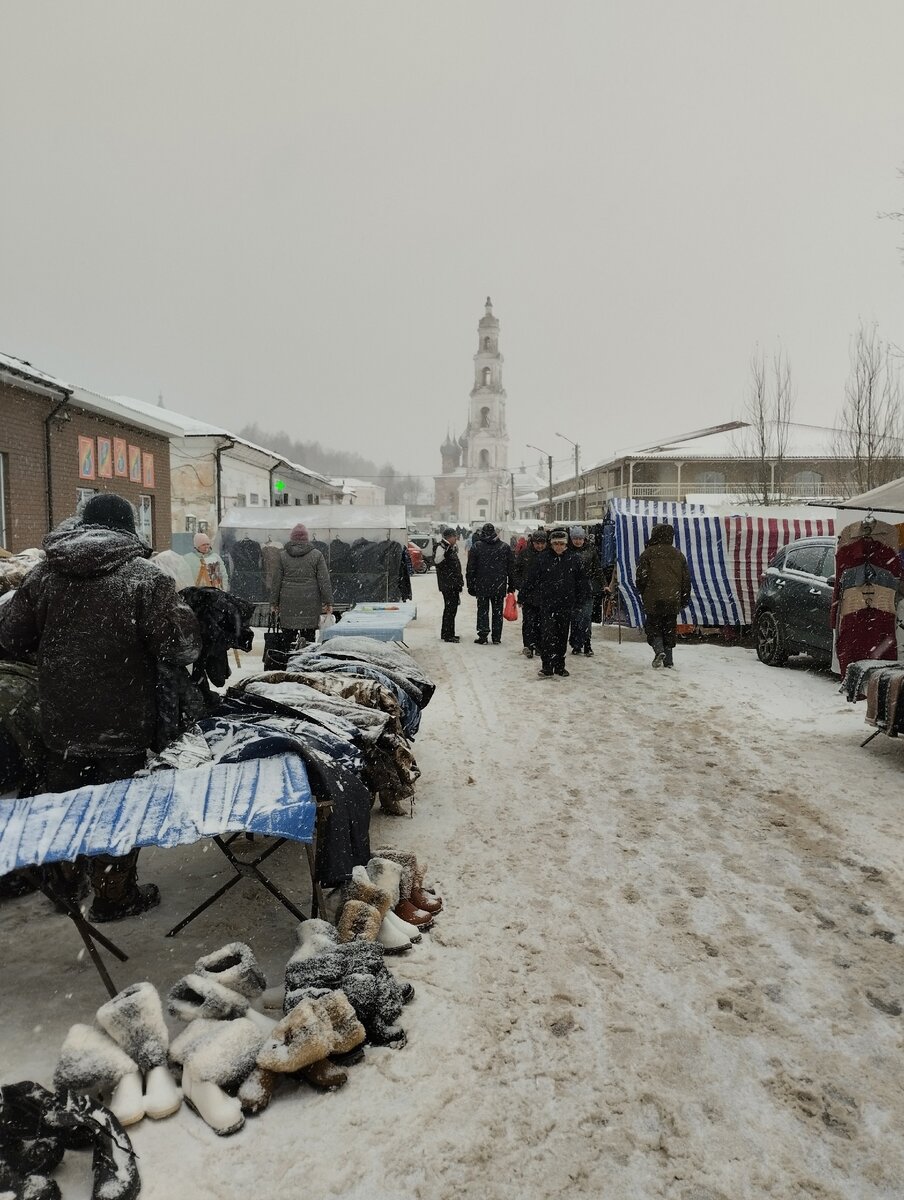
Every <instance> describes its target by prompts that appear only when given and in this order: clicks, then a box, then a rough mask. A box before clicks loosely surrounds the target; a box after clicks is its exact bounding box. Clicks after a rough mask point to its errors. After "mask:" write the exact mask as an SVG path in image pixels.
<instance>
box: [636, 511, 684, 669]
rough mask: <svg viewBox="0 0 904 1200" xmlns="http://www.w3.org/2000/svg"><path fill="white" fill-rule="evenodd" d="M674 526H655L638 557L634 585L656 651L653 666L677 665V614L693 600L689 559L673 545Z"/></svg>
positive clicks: (651, 644) (647, 632)
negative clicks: (675, 660)
mask: <svg viewBox="0 0 904 1200" xmlns="http://www.w3.org/2000/svg"><path fill="white" fill-rule="evenodd" d="M674 540H675V530H674V528H673V527H672V526H671V525H667V524H662V525H654V526H653V528H652V530H651V532H650V538H649V541H648V542H647V546H646V549H645V550H644V552H643V554H641V556H640V558H639V559H638V560H637V572H636V575H635V581H634V582H635V587H636V589H637V594H638V595H639V596H640V599H641V603H642V604H643V610H644V624H643V627H644V632H645V633H646V635H647V642H648V643H649V644H650V646H651V648H652V650H653V662H652V666H653V667H654V668H659V667H672V666H674V662H673V658H672V652H673V651H674V649H675V644H676V642H677V636H676V626H677V622H678V614H679V612H680V611H681V610H682V608H685V607H686V606H687V605H688V604H689V603H690V598H691V576H690V571H688V568H687V559H686V558H685V557H684V555H683V554H682V553H681V551H680V550H679V549H678V548H677V546H675V545H673V543H674Z"/></svg>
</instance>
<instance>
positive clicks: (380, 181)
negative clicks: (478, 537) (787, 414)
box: [0, 0, 904, 473]
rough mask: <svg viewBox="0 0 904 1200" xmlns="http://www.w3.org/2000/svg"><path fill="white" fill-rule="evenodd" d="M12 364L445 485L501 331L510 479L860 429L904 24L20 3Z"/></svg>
mask: <svg viewBox="0 0 904 1200" xmlns="http://www.w3.org/2000/svg"><path fill="white" fill-rule="evenodd" d="M0 23H2V39H3V44H4V48H3V62H2V68H0V142H2V147H3V164H2V173H3V182H2V187H0V349H4V350H6V351H8V352H10V353H13V354H18V355H21V356H23V357H25V358H28V359H30V360H31V361H32V362H34V363H35V365H37V366H40V367H41V368H43V369H46V370H50V371H54V372H56V373H57V374H59V375H62V376H63V377H64V378H67V379H71V380H74V381H76V382H79V383H82V384H86V385H89V386H94V387H96V388H98V389H100V390H103V391H108V392H111V393H131V394H132V395H136V396H139V397H142V398H145V399H154V398H156V395H157V393H158V391H162V392H163V394H164V397H165V402H166V403H167V405H168V406H169V407H172V408H178V409H180V410H182V411H185V412H189V413H192V414H194V415H197V416H199V417H203V418H206V419H209V420H218V421H222V422H224V423H226V424H228V425H230V426H232V427H235V426H238V425H241V424H242V423H244V422H245V421H246V420H256V421H258V422H259V423H260V424H261V425H263V426H270V427H273V428H277V427H284V428H287V429H289V430H290V431H291V432H293V433H295V434H296V435H298V436H300V437H311V438H317V439H319V440H321V441H323V442H325V443H332V444H334V445H337V446H343V447H345V448H348V449H354V450H359V451H360V452H362V453H365V454H368V455H369V456H371V457H376V458H378V459H383V458H391V459H393V460H394V461H395V462H396V463H397V464H398V465H399V466H401V467H403V468H405V469H409V470H412V471H416V472H428V473H432V472H434V471H437V470H439V456H438V446H439V443H440V441H441V440H442V438H443V436H444V434H445V430H446V425H447V423H450V424H451V425H452V426H453V427H455V428H461V427H462V426H463V424H464V422H465V420H466V414H467V399H468V392H469V390H470V387H471V383H472V364H471V356H472V354H473V353H474V350H475V348H476V338H477V335H476V322H477V320H478V318H479V317H480V316H481V314H482V305H483V301H484V298H485V296H486V295H487V293H489V294H491V295H492V297H493V301H494V304H495V307H496V313H497V315H498V316H499V318H500V320H501V322H502V335H501V345H502V351H503V353H504V355H505V359H506V365H505V383H506V388H507V391H508V414H509V426H510V432H511V460H512V461H513V462H517V461H519V460H520V459H521V457H522V456H525V457H527V458H528V459H529V460H533V458H534V457H535V456H534V455H533V454H532V452H529V451H525V450H524V443H525V442H528V441H530V442H536V443H537V444H538V445H540V446H543V447H549V448H550V449H552V450H555V451H556V452H557V453H559V452H560V448H561V452H562V453H564V454H567V453H568V447H567V446H566V445H565V443H564V442H562V441H560V440H558V439H557V438H556V437H555V436H554V434H555V431H557V430H558V431H560V432H562V433H564V434H567V435H568V436H570V437H572V438H574V439H576V440H579V441H580V442H581V443H582V446H583V447H584V450H585V458H586V459H587V460H589V459H598V458H601V457H603V456H605V455H606V454H608V453H609V452H610V451H612V450H614V449H617V448H622V447H625V446H629V445H632V444H634V443H636V442H640V441H643V440H646V439H649V438H655V437H660V436H664V435H666V434H671V433H678V432H683V431H685V430H689V429H693V428H698V427H700V426H704V425H708V424H712V423H716V422H720V421H723V420H726V419H729V418H730V417H732V416H734V415H737V414H738V412H739V410H740V406H741V403H742V399H743V392H744V388H745V384H746V379H747V371H748V367H747V364H748V358H749V355H750V352H751V349H752V348H753V346H754V344H755V343H756V342H757V341H758V340H759V341H760V342H762V343H764V344H767V345H771V344H773V342H774V340H775V339H776V338H779V337H780V338H781V339H782V341H783V344H784V345H785V347H786V349H787V351H788V353H789V355H790V357H791V361H792V364H793V369H794V375H795V379H796V383H797V389H798V406H797V419H798V420H804V421H811V422H814V423H823V424H831V423H832V421H833V419H834V416H835V413H836V411H837V409H838V406H839V402H840V398H841V393H842V388H843V384H844V379H845V375H846V372H847V353H848V337H849V335H850V333H851V331H852V330H853V329H854V328H855V326H856V324H857V322H858V320H859V319H860V318H863V319H865V320H876V321H878V323H879V327H880V332H882V333H883V334H884V335H885V336H886V337H887V338H889V339H890V340H892V341H895V342H904V329H902V300H904V268H902V265H901V254H900V252H899V249H898V247H899V244H900V243H901V242H902V241H904V228H900V227H898V226H896V225H895V224H894V223H893V222H891V221H881V220H878V219H877V213H878V212H879V211H881V210H888V209H895V208H901V207H904V181H902V180H901V179H899V177H898V169H899V167H901V166H904V72H902V70H901V64H900V53H901V46H902V45H904V4H901V3H900V2H899V0H891V2H889V3H879V2H869V0H866V2H861V3H858V4H852V3H849V2H848V0H845V2H844V3H836V2H834V0H818V2H805V0H793V2H789V0H781V2H777V3H762V2H760V3H747V4H741V3H734V2H732V0H713V2H701V0H682V2H680V3H675V2H673V0H659V2H658V3H643V2H638V0H630V2H625V3H608V2H606V0H574V2H568V0H564V2H562V0H556V2H553V0H544V2H542V3H537V2H535V0H513V2H511V3H509V2H501V0H484V2H483V3H470V2H468V0H455V2H454V3H445V4H439V3H433V2H429V0H417V2H414V0H385V2H383V3H380V4H375V3H363V2H362V3H342V2H338V0H330V2H328V3H321V4H313V3H305V2H303V0H292V2H287V3H279V2H276V0H268V2H267V3H264V4H251V3H247V2H246V0H242V2H241V3H239V2H238V0H208V2H206V3H199V2H196V0H178V2H166V0H155V2H154V3H145V4H143V5H141V4H137V3H136V4H122V3H120V2H119V0H116V2H113V0H111V2H109V3H98V2H95V0H78V3H75V4H66V5H62V4H56V3H54V4H47V3H42V2H41V0H0Z"/></svg>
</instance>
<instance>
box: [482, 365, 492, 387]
mask: <svg viewBox="0 0 904 1200" xmlns="http://www.w3.org/2000/svg"><path fill="white" fill-rule="evenodd" d="M492 378H493V372H492V371H491V370H490V368H489V367H484V368H483V386H484V387H489V386H490V381H491V379H492Z"/></svg>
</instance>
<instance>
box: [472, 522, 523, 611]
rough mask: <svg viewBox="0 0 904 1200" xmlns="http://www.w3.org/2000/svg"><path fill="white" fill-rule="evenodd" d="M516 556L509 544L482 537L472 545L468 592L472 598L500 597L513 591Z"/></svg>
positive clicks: (496, 535)
mask: <svg viewBox="0 0 904 1200" xmlns="http://www.w3.org/2000/svg"><path fill="white" fill-rule="evenodd" d="M514 557H515V556H514V555H513V554H512V548H511V546H510V545H509V544H508V542H503V541H501V540H500V539H499V536H498V534H494V536H493V537H491V538H487V537H481V539H480V541H479V542H478V541H474V542H473V543H472V545H471V553H470V554H469V555H468V570H467V577H468V591H469V592H470V593H471V595H472V596H498V595H499V594H500V593H502V592H510V591H512V590H513V582H514V581H513V577H512V571H513V566H514Z"/></svg>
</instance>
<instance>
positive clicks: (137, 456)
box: [129, 444, 141, 483]
mask: <svg viewBox="0 0 904 1200" xmlns="http://www.w3.org/2000/svg"><path fill="white" fill-rule="evenodd" d="M129 479H130V481H131V482H132V483H141V447H140V446H132V445H131V444H130V445H129Z"/></svg>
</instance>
